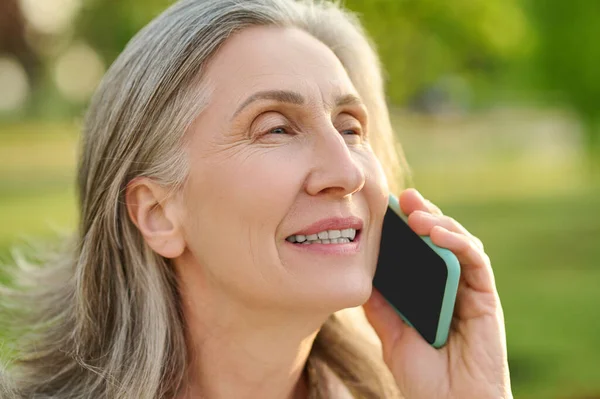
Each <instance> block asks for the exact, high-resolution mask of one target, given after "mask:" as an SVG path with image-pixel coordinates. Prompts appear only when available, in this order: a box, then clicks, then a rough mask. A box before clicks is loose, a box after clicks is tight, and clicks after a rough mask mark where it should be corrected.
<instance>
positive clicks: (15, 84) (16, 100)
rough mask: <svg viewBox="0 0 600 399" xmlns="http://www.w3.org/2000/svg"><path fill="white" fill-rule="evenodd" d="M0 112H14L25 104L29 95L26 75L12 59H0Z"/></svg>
mask: <svg viewBox="0 0 600 399" xmlns="http://www.w3.org/2000/svg"><path fill="white" fill-rule="evenodd" d="M0 87H1V88H2V95H1V96H0V112H1V111H15V110H17V109H18V108H20V107H21V106H23V104H24V103H25V100H26V99H27V95H28V93H29V82H28V80H27V74H26V73H25V69H23V67H22V66H21V64H20V63H19V62H18V61H17V60H15V59H14V58H8V57H0Z"/></svg>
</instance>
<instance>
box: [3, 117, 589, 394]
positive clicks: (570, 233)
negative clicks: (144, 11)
mask: <svg viewBox="0 0 600 399" xmlns="http://www.w3.org/2000/svg"><path fill="white" fill-rule="evenodd" d="M554 117H555V116H552V118H554ZM494 118H495V117H494V116H493V115H492V116H490V117H489V118H487V119H483V120H481V121H475V122H473V121H472V120H467V121H463V122H460V121H459V122H453V123H451V124H450V125H448V123H446V128H447V129H446V130H444V129H440V128H439V125H440V124H439V123H437V124H435V123H432V122H431V121H430V120H413V119H410V118H407V117H398V118H397V119H396V120H395V123H396V124H397V126H399V129H398V130H399V131H401V134H400V136H401V139H402V142H403V145H404V147H405V150H406V153H407V156H408V159H409V161H410V163H411V165H412V167H413V170H414V181H415V185H416V187H417V188H419V189H420V191H421V192H422V193H423V194H424V195H425V196H426V197H428V198H429V199H431V200H432V201H433V202H434V203H436V204H437V205H438V206H440V208H441V209H442V210H443V211H444V212H445V213H446V214H448V215H451V216H453V217H454V218H455V219H457V220H458V221H460V222H461V223H462V224H463V225H464V226H465V227H466V228H467V229H469V230H470V231H471V232H472V233H473V234H475V235H477V236H478V237H479V238H481V239H482V241H483V242H484V244H485V246H486V250H487V252H488V254H489V255H490V258H491V259H492V263H493V267H494V273H495V277H496V283H497V286H498V290H499V292H500V296H501V299H502V304H503V308H504V313H505V321H506V330H507V340H508V350H509V361H510V366H511V378H512V383H513V392H514V394H515V397H517V398H524V399H542V398H543V399H548V398H557V399H558V398H572V399H574V398H580V399H582V398H584V397H587V398H590V399H591V398H592V397H596V398H598V397H600V370H599V367H598V359H599V358H600V345H597V339H598V337H600V310H598V305H599V304H600V290H599V289H598V283H600V267H599V263H598V259H600V211H599V208H600V186H599V185H597V184H592V183H591V182H590V181H589V180H588V179H587V178H586V175H585V173H583V172H582V169H581V164H580V158H579V154H578V152H577V150H576V147H574V146H573V145H572V143H568V142H565V141H560V140H558V139H557V138H556V137H555V138H554V141H557V143H555V144H556V146H558V147H560V148H562V150H561V151H557V149H556V148H551V147H548V146H546V150H545V153H544V152H540V151H538V150H532V148H530V147H527V146H523V142H522V140H521V141H520V138H519V137H520V136H519V134H523V133H524V132H525V131H527V132H529V131H534V130H535V129H532V128H531V126H535V122H534V121H530V120H524V119H523V118H521V119H519V121H518V123H517V124H515V125H505V126H504V130H502V129H500V128H497V127H495V129H500V130H498V131H497V132H495V136H494V135H492V136H493V137H492V138H490V137H489V136H490V134H489V132H488V135H485V134H482V133H481V131H482V129H484V128H488V127H487V125H489V124H490V123H489V122H490V120H491V119H494ZM536 118H538V116H536V117H535V118H532V119H534V120H537V119H536ZM544 118H545V119H544ZM548 118H549V117H543V118H541V119H539V118H538V119H539V120H542V119H543V120H544V121H545V120H546V119H548ZM550 119H551V118H550ZM559 120H560V121H562V122H561V123H563V125H562V126H563V127H564V130H565V131H569V130H570V129H571V127H570V125H569V123H568V121H567V122H565V121H564V120H563V119H560V118H559ZM540 123H541V122H540ZM544 123H546V122H544ZM492 125H494V126H496V125H495V124H493V123H492ZM42 130H43V131H51V133H50V132H48V133H45V134H40V133H38V131H42ZM440 131H441V132H440ZM443 132H450V133H447V134H446V133H443ZM503 132H504V133H503ZM507 132H510V134H507ZM523 137H524V136H523ZM527 137H528V139H527V140H532V139H531V137H529V136H527ZM557 137H558V136H557ZM565 137H568V135H566V136H565ZM75 139H76V135H75V133H74V129H73V128H72V127H71V126H69V125H65V126H49V127H45V126H36V125H19V126H17V127H14V126H13V127H11V130H10V131H9V129H7V128H4V129H3V128H2V127H0V143H1V146H0V253H1V254H4V255H6V254H7V251H8V248H9V246H10V245H11V244H14V243H16V242H17V241H18V239H19V237H21V236H40V237H50V236H51V234H52V229H53V228H70V227H73V226H74V225H75V223H76V214H75V199H74V198H75V196H74V187H73V181H74V167H75V148H76V143H75ZM527 140H525V141H527ZM537 140H538V141H540V143H541V142H542V141H544V140H546V139H545V138H544V137H543V136H539V137H538V138H537ZM534 141H535V140H534ZM560 148H559V149H560ZM553 151H554V152H553ZM544 154H545V155H544ZM585 395H587V396H585Z"/></svg>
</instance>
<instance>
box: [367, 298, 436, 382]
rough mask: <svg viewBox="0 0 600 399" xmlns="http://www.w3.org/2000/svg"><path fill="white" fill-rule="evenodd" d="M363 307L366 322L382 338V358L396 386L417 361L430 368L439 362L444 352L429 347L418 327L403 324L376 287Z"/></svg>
mask: <svg viewBox="0 0 600 399" xmlns="http://www.w3.org/2000/svg"><path fill="white" fill-rule="evenodd" d="M363 308H364V310H365V316H366V318H367V320H368V322H369V323H370V324H371V325H372V326H373V329H374V330H375V332H376V333H377V335H378V336H379V338H380V340H381V345H382V351H383V358H384V361H385V363H386V364H387V365H388V367H389V368H390V370H392V373H393V374H394V376H395V378H396V381H397V382H398V384H399V385H403V384H402V383H403V381H404V380H405V378H403V376H405V375H407V374H408V371H409V370H410V369H414V368H415V365H416V364H422V365H429V367H430V365H432V364H439V363H440V361H441V360H442V359H441V358H442V357H443V354H442V353H439V352H438V351H437V350H436V349H435V348H433V347H432V346H430V345H429V343H428V342H427V341H426V340H425V339H424V338H423V337H422V336H421V335H420V334H419V333H418V332H417V330H415V329H414V328H411V327H410V326H409V325H408V324H406V323H404V321H403V320H402V318H401V317H400V316H399V315H398V313H396V311H395V310H394V308H393V307H392V306H391V305H390V304H389V303H388V302H387V301H386V300H385V299H384V297H383V296H382V295H381V293H380V292H379V291H377V290H376V289H375V288H373V292H372V294H371V297H370V298H369V300H368V301H367V302H366V303H365V304H364V305H363ZM400 388H402V386H400Z"/></svg>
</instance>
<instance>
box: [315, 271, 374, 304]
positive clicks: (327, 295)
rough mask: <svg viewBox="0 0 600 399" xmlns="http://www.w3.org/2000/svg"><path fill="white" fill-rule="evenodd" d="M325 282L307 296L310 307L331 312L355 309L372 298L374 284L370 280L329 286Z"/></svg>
mask: <svg viewBox="0 0 600 399" xmlns="http://www.w3.org/2000/svg"><path fill="white" fill-rule="evenodd" d="M323 283H324V281H321V283H320V284H319V289H318V290H317V288H316V287H313V288H314V289H313V290H311V291H310V292H308V293H307V294H306V296H307V301H308V302H309V303H310V305H309V306H315V307H316V308H318V309H324V310H327V311H329V312H337V311H338V310H342V309H346V308H353V307H356V306H361V305H362V304H364V303H365V302H366V301H367V300H368V299H369V297H370V296H371V291H372V287H373V282H372V280H371V279H370V278H368V277H367V278H360V279H353V280H350V279H346V280H338V281H331V282H330V284H328V285H327V286H324V285H323Z"/></svg>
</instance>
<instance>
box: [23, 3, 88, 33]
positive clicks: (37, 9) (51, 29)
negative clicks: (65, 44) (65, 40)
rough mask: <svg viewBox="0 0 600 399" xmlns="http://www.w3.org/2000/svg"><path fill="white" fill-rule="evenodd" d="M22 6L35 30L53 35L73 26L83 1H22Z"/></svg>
mask: <svg viewBox="0 0 600 399" xmlns="http://www.w3.org/2000/svg"><path fill="white" fill-rule="evenodd" d="M20 5H21V10H23V15H24V16H25V18H26V19H27V22H29V23H30V24H31V25H32V27H33V28H34V29H36V30H37V31H39V32H42V33H49V34H52V33H58V32H61V31H63V30H64V29H65V28H67V27H68V26H69V25H70V24H71V22H72V21H73V18H74V17H75V15H76V14H77V12H78V11H79V9H80V8H81V0H20Z"/></svg>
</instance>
